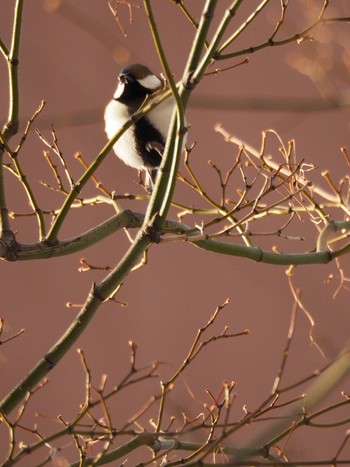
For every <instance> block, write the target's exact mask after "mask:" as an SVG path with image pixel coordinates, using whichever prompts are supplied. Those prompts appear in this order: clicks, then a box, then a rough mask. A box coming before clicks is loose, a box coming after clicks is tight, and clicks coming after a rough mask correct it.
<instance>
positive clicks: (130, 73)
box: [104, 63, 175, 193]
mask: <svg viewBox="0 0 350 467" xmlns="http://www.w3.org/2000/svg"><path fill="white" fill-rule="evenodd" d="M164 88H165V84H164V80H162V79H161V78H160V77H159V76H157V75H156V74H154V73H153V72H152V71H151V70H150V69H149V68H148V67H147V66H145V65H142V64H139V63H135V64H130V65H128V66H126V67H125V68H123V69H122V70H121V71H120V73H119V75H118V86H117V89H116V91H115V93H114V96H113V99H112V100H111V101H110V102H109V103H108V104H107V107H106V110H105V114H104V120H105V131H106V133H107V137H108V139H111V138H113V136H114V135H115V134H116V133H117V131H118V130H119V129H120V128H121V127H122V126H123V125H124V124H125V123H126V122H127V121H129V120H130V117H131V116H132V115H133V114H134V113H135V112H136V111H138V110H139V109H140V107H141V106H142V104H144V103H145V102H146V101H147V103H149V102H152V101H153V100H155V99H157V97H158V95H159V91H161V90H162V89H164ZM174 106H175V103H174V99H173V98H172V97H170V98H169V99H166V100H165V101H163V102H162V103H161V104H159V105H158V106H157V107H155V108H154V109H152V110H151V111H150V112H149V113H147V114H146V115H145V116H144V117H142V118H141V119H139V120H138V121H136V122H135V123H134V124H133V125H132V126H131V127H130V128H128V130H126V131H125V133H123V135H122V136H121V137H120V138H119V139H118V141H117V142H116V143H115V145H114V146H113V150H114V152H115V154H116V155H117V156H118V157H119V158H120V159H121V160H122V161H123V162H124V163H125V164H126V165H128V166H130V167H133V168H135V169H138V170H144V171H145V173H146V177H145V186H146V189H147V191H148V192H149V193H151V192H152V189H153V186H154V183H155V181H156V178H157V173H158V168H159V166H160V164H161V161H162V155H163V152H164V148H165V143H166V139H167V135H168V131H169V126H170V121H171V117H172V113H173V110H174Z"/></svg>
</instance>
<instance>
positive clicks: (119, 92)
mask: <svg viewBox="0 0 350 467" xmlns="http://www.w3.org/2000/svg"><path fill="white" fill-rule="evenodd" d="M124 87H125V84H124V83H119V84H118V87H117V90H116V91H115V93H114V99H119V97H120V96H121V95H122V94H123V92H124Z"/></svg>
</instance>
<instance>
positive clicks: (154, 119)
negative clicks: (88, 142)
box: [105, 98, 174, 170]
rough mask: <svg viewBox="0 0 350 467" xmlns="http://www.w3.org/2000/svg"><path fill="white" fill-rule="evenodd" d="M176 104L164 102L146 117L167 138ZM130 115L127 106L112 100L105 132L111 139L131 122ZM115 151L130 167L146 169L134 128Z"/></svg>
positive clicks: (169, 101) (107, 111)
mask: <svg viewBox="0 0 350 467" xmlns="http://www.w3.org/2000/svg"><path fill="white" fill-rule="evenodd" d="M173 109H174V102H173V99H172V98H169V99H167V100H166V101H164V102H162V103H161V104H160V105H159V106H158V107H156V108H155V109H153V110H152V111H151V112H149V113H148V114H147V116H146V118H148V119H149V120H150V121H151V123H152V124H153V125H154V126H155V127H156V128H157V130H158V131H159V132H160V133H161V134H163V135H165V139H166V136H167V134H168V130H169V125H170V120H171V115H172V111H173ZM129 118H130V114H129V111H128V109H127V107H126V106H124V105H122V104H121V103H120V102H118V101H116V100H114V99H113V100H111V102H110V103H109V104H108V105H107V107H106V110H105V130H106V133H107V136H108V138H109V139H111V138H113V136H114V135H115V134H116V133H117V131H118V130H119V129H120V128H121V127H122V126H123V125H124V124H125V123H126V122H127V121H128V120H129ZM113 149H114V151H115V153H116V155H117V156H118V157H119V158H120V159H121V160H122V161H123V162H124V163H125V164H127V165H129V166H130V167H134V168H135V169H138V170H140V169H144V168H145V167H144V165H143V161H142V158H141V157H140V155H139V154H138V153H137V151H136V150H135V144H134V134H133V128H132V127H130V128H129V129H128V130H127V131H126V132H125V133H124V134H123V135H122V136H121V137H120V138H119V139H118V141H117V142H116V143H115V145H114V146H113Z"/></svg>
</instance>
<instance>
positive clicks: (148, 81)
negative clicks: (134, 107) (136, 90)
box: [138, 75, 163, 89]
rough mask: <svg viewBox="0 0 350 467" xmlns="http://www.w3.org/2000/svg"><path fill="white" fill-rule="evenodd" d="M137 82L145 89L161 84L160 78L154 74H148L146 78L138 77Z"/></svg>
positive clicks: (158, 86) (160, 85)
mask: <svg viewBox="0 0 350 467" xmlns="http://www.w3.org/2000/svg"><path fill="white" fill-rule="evenodd" d="M138 82H139V83H140V84H141V86H143V87H144V88H146V89H160V88H161V87H162V85H163V83H162V82H161V80H160V79H159V78H158V77H157V76H154V75H148V76H146V78H142V79H139V80H138Z"/></svg>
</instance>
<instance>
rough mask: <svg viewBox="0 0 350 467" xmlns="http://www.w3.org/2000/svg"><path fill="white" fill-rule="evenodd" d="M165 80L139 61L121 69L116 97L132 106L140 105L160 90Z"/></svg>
mask: <svg viewBox="0 0 350 467" xmlns="http://www.w3.org/2000/svg"><path fill="white" fill-rule="evenodd" d="M162 87H163V81H162V80H161V79H160V78H159V77H158V76H157V75H155V74H154V73H152V71H151V70H150V69H149V68H147V67H146V66H144V65H140V64H138V63H136V64H133V65H129V66H127V67H125V68H123V69H122V70H121V72H120V73H119V76H118V88H117V90H116V92H115V94H114V99H115V100H117V101H119V102H121V103H123V104H126V105H130V106H135V105H136V106H138V105H141V103H142V102H143V101H144V100H145V98H146V97H147V96H149V95H150V94H153V93H154V92H156V91H159V90H160V89H161V88H162Z"/></svg>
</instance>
